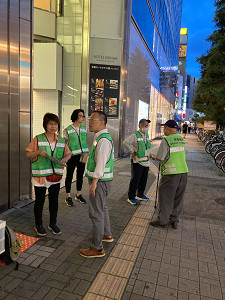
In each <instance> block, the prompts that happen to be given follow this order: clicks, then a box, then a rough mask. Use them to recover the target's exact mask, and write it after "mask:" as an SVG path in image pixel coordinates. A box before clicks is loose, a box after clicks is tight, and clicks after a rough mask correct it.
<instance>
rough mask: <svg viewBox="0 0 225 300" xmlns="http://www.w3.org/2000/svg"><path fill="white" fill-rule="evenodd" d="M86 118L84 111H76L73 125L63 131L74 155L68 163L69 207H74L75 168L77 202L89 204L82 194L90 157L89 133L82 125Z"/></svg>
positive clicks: (67, 198)
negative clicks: (73, 183)
mask: <svg viewBox="0 0 225 300" xmlns="http://www.w3.org/2000/svg"><path fill="white" fill-rule="evenodd" d="M84 118H85V116H84V110H83V109H75V110H74V111H73V113H72V115H71V121H72V122H73V123H72V124H71V125H69V126H68V127H66V128H65V129H64V131H63V137H64V138H65V140H66V142H67V143H68V146H69V149H70V151H71V155H72V156H71V159H70V160H69V161H68V163H67V172H66V180H65V189H66V200H65V202H66V204H67V205H68V206H73V205H74V203H73V198H72V197H71V193H70V192H71V183H72V180H73V174H74V170H75V168H77V177H76V179H77V181H76V188H77V191H76V195H75V200H77V201H79V202H80V203H83V204H85V203H87V202H86V200H85V199H84V197H83V196H82V193H81V190H82V186H83V176H84V170H85V163H86V159H87V155H88V145H87V133H86V128H85V126H83V125H82V123H83V122H84Z"/></svg>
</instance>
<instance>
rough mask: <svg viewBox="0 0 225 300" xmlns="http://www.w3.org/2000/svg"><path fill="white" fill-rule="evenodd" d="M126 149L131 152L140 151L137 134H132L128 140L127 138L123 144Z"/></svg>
mask: <svg viewBox="0 0 225 300" xmlns="http://www.w3.org/2000/svg"><path fill="white" fill-rule="evenodd" d="M123 145H124V148H125V149H126V150H127V151H129V152H131V153H132V152H137V151H138V141H137V136H136V134H135V133H133V134H131V135H130V136H129V137H128V138H126V139H125V140H124V142H123Z"/></svg>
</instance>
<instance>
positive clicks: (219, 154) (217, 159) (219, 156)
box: [214, 150, 225, 169]
mask: <svg viewBox="0 0 225 300" xmlns="http://www.w3.org/2000/svg"><path fill="white" fill-rule="evenodd" d="M224 156H225V150H222V151H218V152H217V153H216V155H215V157H214V160H215V164H216V166H217V167H218V168H219V169H221V160H222V158H223V157H224Z"/></svg>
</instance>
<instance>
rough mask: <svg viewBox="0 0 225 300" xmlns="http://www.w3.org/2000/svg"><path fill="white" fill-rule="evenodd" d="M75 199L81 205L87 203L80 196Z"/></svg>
mask: <svg viewBox="0 0 225 300" xmlns="http://www.w3.org/2000/svg"><path fill="white" fill-rule="evenodd" d="M75 199H76V200H78V201H79V202H80V203H83V204H85V203H87V201H86V200H85V199H84V198H83V197H82V195H80V196H77V195H76V196H75Z"/></svg>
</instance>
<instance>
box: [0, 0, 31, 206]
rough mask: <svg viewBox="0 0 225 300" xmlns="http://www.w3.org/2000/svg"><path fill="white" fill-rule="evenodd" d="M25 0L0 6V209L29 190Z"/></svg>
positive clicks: (27, 18) (28, 22) (28, 59)
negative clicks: (26, 148) (26, 152)
mask: <svg viewBox="0 0 225 300" xmlns="http://www.w3.org/2000/svg"><path fill="white" fill-rule="evenodd" d="M32 5H33V4H32V1H29V0H15V1H9V0H1V5H0V45H1V46H0V126H1V133H0V136H1V145H2V146H1V150H0V166H1V174H0V190H1V197H0V210H1V211H2V210H6V209H8V208H9V207H13V206H14V205H15V204H16V203H17V202H18V200H19V199H24V198H27V197H29V195H30V193H31V186H30V180H31V172H30V161H29V160H27V159H26V155H25V151H24V149H25V147H26V145H27V144H28V143H29V142H30V139H31V134H32V65H33V56H32V48H33V47H32V44H33V38H32V22H33V7H32Z"/></svg>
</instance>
